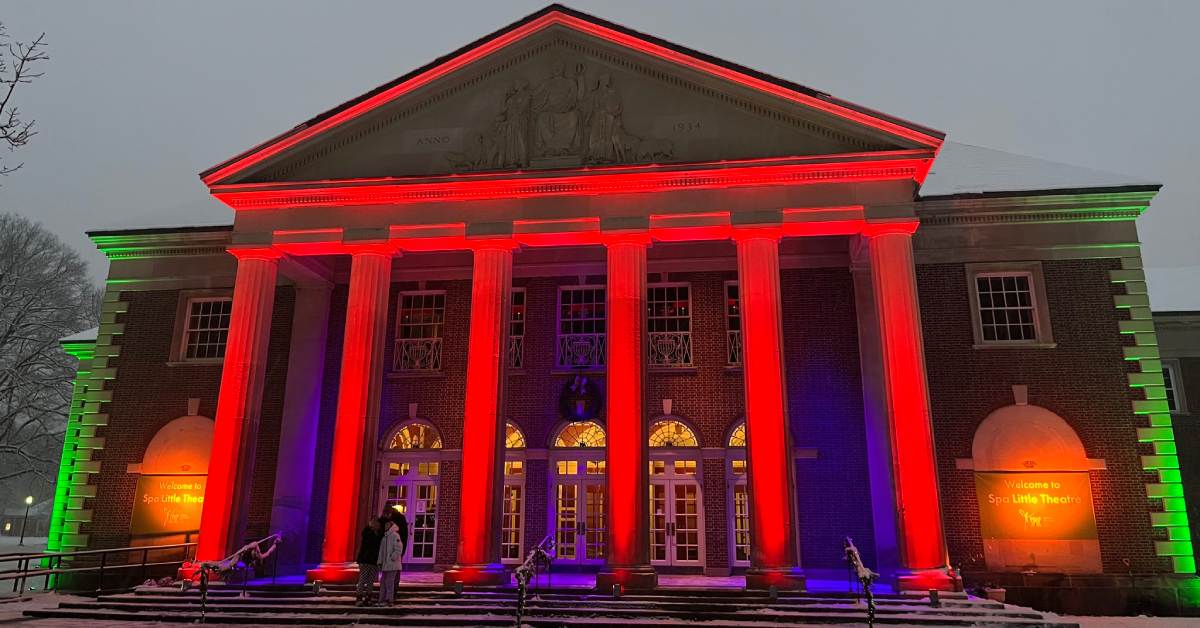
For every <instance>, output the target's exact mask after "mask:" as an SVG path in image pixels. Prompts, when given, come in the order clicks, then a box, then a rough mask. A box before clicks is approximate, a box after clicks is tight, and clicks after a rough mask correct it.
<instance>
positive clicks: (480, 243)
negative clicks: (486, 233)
mask: <svg viewBox="0 0 1200 628" xmlns="http://www.w3.org/2000/svg"><path fill="white" fill-rule="evenodd" d="M467 247H468V248H470V249H471V250H472V251H516V250H517V249H520V248H521V244H520V243H518V242H517V241H516V240H514V239H512V238H468V239H467Z"/></svg>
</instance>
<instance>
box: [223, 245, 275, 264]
mask: <svg viewBox="0 0 1200 628" xmlns="http://www.w3.org/2000/svg"><path fill="white" fill-rule="evenodd" d="M225 250H226V251H227V252H228V253H229V254H230V255H232V256H234V257H236V258H237V259H238V261H239V262H240V261H243V260H248V259H257V260H263V261H265V262H278V261H279V259H280V258H281V257H283V253H282V252H280V251H279V250H278V249H275V248H273V247H270V246H237V245H234V246H230V247H227V248H226V249H225Z"/></svg>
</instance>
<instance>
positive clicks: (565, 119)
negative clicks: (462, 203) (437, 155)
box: [445, 61, 675, 170]
mask: <svg viewBox="0 0 1200 628" xmlns="http://www.w3.org/2000/svg"><path fill="white" fill-rule="evenodd" d="M498 109H499V111H498V112H497V114H496V116H495V118H494V119H493V120H492V121H491V123H490V124H489V125H488V126H487V127H485V128H483V129H480V130H478V131H476V132H474V133H472V134H471V135H470V136H469V139H468V142H467V147H466V148H465V149H464V150H462V151H453V152H447V153H446V154H445V157H446V161H447V162H448V163H449V165H450V167H451V168H452V169H454V170H489V169H524V168H569V167H576V166H581V165H605V164H617V163H651V162H656V161H669V160H671V159H672V157H674V152H675V151H674V146H673V144H672V142H671V141H670V140H668V139H659V138H653V137H644V136H640V135H635V134H634V133H631V132H630V131H629V130H628V129H626V125H625V120H624V115H623V114H624V103H623V101H622V98H621V92H620V90H619V89H618V87H617V86H615V85H613V80H612V75H611V74H608V73H606V72H598V71H589V68H588V67H587V66H586V65H585V64H583V63H576V64H575V65H574V67H573V68H572V69H571V70H569V71H568V70H567V69H566V64H565V63H564V62H562V61H555V62H554V63H553V64H552V65H551V67H550V75H549V76H548V77H546V78H543V79H542V80H540V81H538V82H537V83H536V84H535V83H531V82H530V81H529V80H527V79H525V78H518V79H516V80H514V81H512V82H511V83H510V84H509V86H508V87H507V89H506V90H505V92H504V94H503V97H502V98H501V99H500V103H499V107H498Z"/></svg>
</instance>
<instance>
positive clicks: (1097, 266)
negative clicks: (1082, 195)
mask: <svg viewBox="0 0 1200 628" xmlns="http://www.w3.org/2000/svg"><path fill="white" fill-rule="evenodd" d="M1119 267H1120V265H1119V262H1118V261H1117V260H1076V261H1046V262H1044V263H1043V273H1044V277H1045V281H1046V295H1047V298H1048V299H1049V309H1050V325H1051V326H1052V328H1053V332H1054V340H1055V341H1056V342H1057V347H1055V348H1053V349H1049V348H1016V347H1002V348H987V349H974V348H973V343H974V339H973V336H972V330H971V320H970V307H971V306H970V301H969V292H968V286H967V275H966V271H965V269H964V267H963V266H962V265H961V264H936V265H926V266H920V267H918V271H917V276H918V281H919V286H920V291H921V314H922V324H923V328H924V333H925V351H926V356H927V357H926V361H927V369H928V374H929V390H930V397H931V402H932V410H933V419H934V431H935V439H936V444H937V455H938V467H939V468H938V471H939V474H940V483H941V493H942V504H943V509H944V512H943V518H944V520H945V526H946V536H947V544H948V547H949V551H950V556H951V560H952V561H953V562H954V563H955V564H956V565H958V566H961V567H962V569H963V570H965V571H967V572H970V571H983V570H984V569H985V566H984V565H983V543H982V540H981V538H980V535H979V510H978V505H977V502H976V500H975V485H974V478H973V474H972V472H971V471H964V470H959V469H957V468H956V464H955V460H956V459H958V458H970V457H971V443H972V439H973V438H974V435H975V429H976V428H977V427H978V426H979V424H980V423H981V422H982V421H983V419H984V418H985V417H987V415H988V414H990V413H991V412H992V411H994V410H996V409H998V408H1001V407H1004V406H1007V405H1011V404H1012V403H1013V391H1012V387H1013V386H1014V385H1025V386H1028V387H1029V403H1031V404H1035V405H1039V406H1043V407H1045V408H1048V409H1049V410H1051V411H1052V412H1054V413H1056V414H1058V415H1059V416H1061V417H1062V418H1063V419H1065V420H1066V421H1067V422H1068V423H1069V424H1070V425H1071V427H1072V428H1074V429H1075V431H1076V432H1077V433H1078V435H1079V437H1080V439H1081V440H1082V441H1083V446H1084V448H1085V450H1086V451H1087V454H1088V456H1089V457H1091V458H1100V459H1103V460H1104V461H1105V464H1106V466H1107V469H1105V470H1102V471H1092V472H1090V473H1091V483H1092V494H1093V500H1094V505H1095V513H1096V524H1097V527H1098V532H1099V537H1100V551H1101V557H1102V559H1103V568H1104V570H1105V571H1106V572H1125V573H1128V572H1130V571H1133V572H1137V573H1156V572H1169V571H1170V569H1171V565H1170V560H1169V559H1165V558H1160V557H1158V556H1156V555H1155V550H1154V541H1155V540H1160V539H1162V538H1165V536H1163V535H1162V534H1161V531H1158V530H1153V529H1152V528H1151V527H1150V525H1149V515H1148V514H1147V511H1148V510H1150V509H1151V507H1152V505H1151V504H1150V502H1149V500H1148V499H1147V497H1146V484H1147V482H1151V481H1154V478H1153V476H1152V474H1149V473H1146V472H1144V471H1143V470H1142V467H1141V462H1140V459H1139V455H1142V454H1149V453H1151V450H1150V449H1149V448H1148V447H1147V446H1144V445H1141V444H1138V442H1137V440H1138V439H1137V432H1136V427H1137V426H1136V424H1135V422H1134V416H1133V414H1132V413H1131V412H1130V402H1131V401H1132V400H1133V399H1134V397H1132V396H1131V395H1132V393H1131V392H1130V389H1129V388H1128V385H1127V381H1126V373H1128V372H1131V370H1130V367H1129V366H1128V364H1127V362H1126V361H1125V360H1124V356H1123V355H1122V351H1121V349H1122V346H1123V345H1125V344H1126V342H1127V341H1126V340H1125V338H1124V337H1123V336H1122V335H1121V334H1120V333H1119V331H1118V321H1119V320H1121V315H1120V314H1119V312H1118V310H1116V309H1115V308H1114V307H1113V296H1114V295H1116V294H1121V292H1120V288H1119V287H1114V285H1113V284H1111V283H1109V279H1108V272H1109V271H1110V270H1113V269H1116V268H1119ZM967 392H969V394H965V393H967Z"/></svg>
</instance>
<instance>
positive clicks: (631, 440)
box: [596, 233, 658, 590]
mask: <svg viewBox="0 0 1200 628" xmlns="http://www.w3.org/2000/svg"><path fill="white" fill-rule="evenodd" d="M605 245H606V246H607V248H608V287H607V300H608V303H607V310H608V312H607V313H608V323H607V334H608V356H607V364H608V369H607V374H608V375H607V378H606V381H605V386H606V387H607V392H608V403H607V407H606V409H605V416H606V417H607V418H606V420H607V423H608V425H607V429H608V435H607V439H608V449H607V451H608V462H607V466H606V472H607V475H608V478H607V479H608V503H607V504H605V513H606V517H607V520H606V521H605V530H606V532H607V536H608V543H607V548H606V552H607V564H606V566H605V568H604V570H603V571H602V572H601V573H600V574H598V575H597V577H596V585H597V587H599V588H600V589H601V590H605V589H607V588H608V587H610V586H611V585H612V584H621V585H622V586H624V587H625V588H630V589H633V588H638V589H643V588H653V587H654V586H656V585H657V584H658V576H657V574H655V572H654V570H653V569H652V568H651V567H650V519H649V517H650V513H649V501H648V500H649V490H650V489H649V481H650V478H649V470H648V467H647V465H648V464H649V454H648V451H649V445H648V443H647V440H646V439H647V437H648V435H647V425H646V249H647V248H648V247H649V245H650V238H649V235H648V234H645V233H639V234H620V235H607V234H606V235H605Z"/></svg>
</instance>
